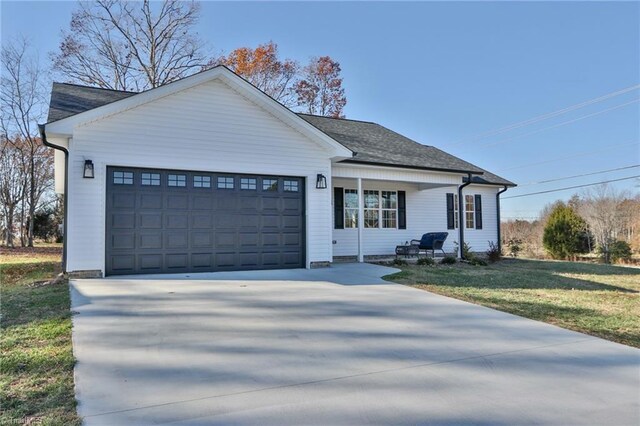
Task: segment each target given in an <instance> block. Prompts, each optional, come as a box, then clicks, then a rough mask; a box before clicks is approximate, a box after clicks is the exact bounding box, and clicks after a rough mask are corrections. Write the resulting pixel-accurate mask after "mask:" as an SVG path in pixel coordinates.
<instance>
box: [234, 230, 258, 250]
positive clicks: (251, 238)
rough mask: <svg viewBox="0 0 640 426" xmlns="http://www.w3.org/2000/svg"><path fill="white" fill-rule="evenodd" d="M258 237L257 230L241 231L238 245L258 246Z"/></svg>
mask: <svg viewBox="0 0 640 426" xmlns="http://www.w3.org/2000/svg"><path fill="white" fill-rule="evenodd" d="M258 237H259V235H258V234H257V233H256V232H251V233H248V232H241V233H240V234H238V238H239V240H238V245H239V246H240V247H258V239H259V238H258Z"/></svg>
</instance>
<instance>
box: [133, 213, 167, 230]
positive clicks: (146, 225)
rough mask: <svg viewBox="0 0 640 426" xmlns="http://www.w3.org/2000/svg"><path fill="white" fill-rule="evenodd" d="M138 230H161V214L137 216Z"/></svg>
mask: <svg viewBox="0 0 640 426" xmlns="http://www.w3.org/2000/svg"><path fill="white" fill-rule="evenodd" d="M139 218H140V222H139V224H140V225H139V226H140V229H162V213H160V212H151V213H141V214H140V215H139Z"/></svg>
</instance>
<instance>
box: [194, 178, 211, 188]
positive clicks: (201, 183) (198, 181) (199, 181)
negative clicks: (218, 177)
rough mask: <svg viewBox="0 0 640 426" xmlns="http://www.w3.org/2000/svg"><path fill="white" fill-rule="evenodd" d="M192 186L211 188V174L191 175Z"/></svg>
mask: <svg viewBox="0 0 640 426" xmlns="http://www.w3.org/2000/svg"><path fill="white" fill-rule="evenodd" d="M193 187H194V188H211V176H198V175H196V176H193Z"/></svg>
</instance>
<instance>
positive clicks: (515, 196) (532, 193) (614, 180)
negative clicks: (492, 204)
mask: <svg viewBox="0 0 640 426" xmlns="http://www.w3.org/2000/svg"><path fill="white" fill-rule="evenodd" d="M635 178H640V175H637V176H629V177H625V178H620V179H611V180H604V181H602V182H594V183H587V184H584V185H575V186H568V187H566V188H558V189H550V190H548V191H539V192H530V193H528V194H520V195H512V196H511V197H503V198H502V199H503V200H506V199H508V198H520V197H528V196H530V195H539V194H548V193H549V192H558V191H566V190H568V189H576V188H584V187H586V186H593V185H602V184H603V183H611V182H620V181H622V180H629V179H635Z"/></svg>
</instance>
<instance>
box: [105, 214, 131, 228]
mask: <svg viewBox="0 0 640 426" xmlns="http://www.w3.org/2000/svg"><path fill="white" fill-rule="evenodd" d="M135 222H136V221H135V214H134V213H133V212H131V213H114V214H112V215H111V226H112V227H113V229H134V228H135Z"/></svg>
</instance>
